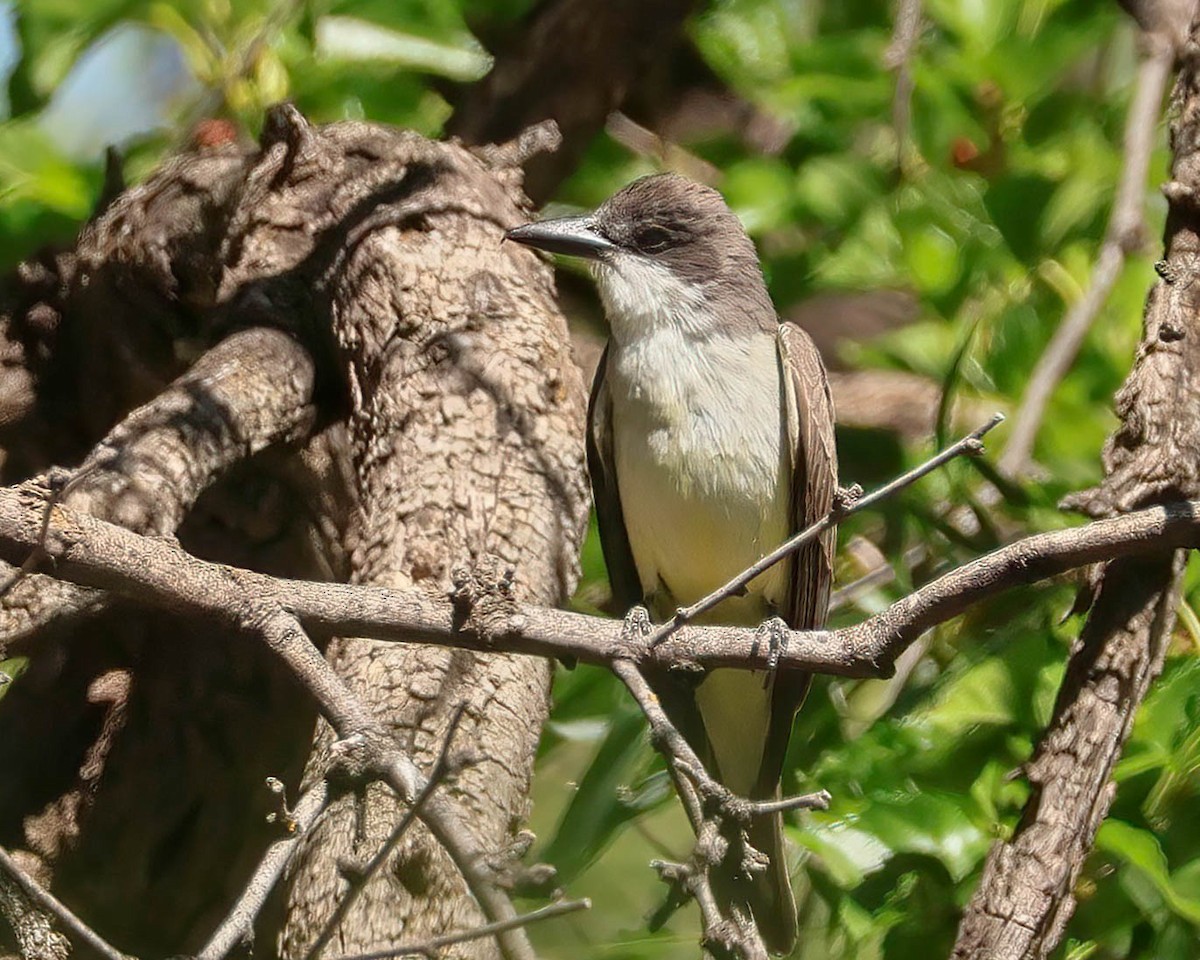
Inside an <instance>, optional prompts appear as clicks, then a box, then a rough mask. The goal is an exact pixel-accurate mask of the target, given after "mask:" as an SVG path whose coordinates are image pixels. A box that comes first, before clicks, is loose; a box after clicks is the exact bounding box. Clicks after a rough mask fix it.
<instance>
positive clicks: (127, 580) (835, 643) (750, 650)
mask: <svg viewBox="0 0 1200 960" xmlns="http://www.w3.org/2000/svg"><path fill="white" fill-rule="evenodd" d="M40 503H41V501H33V502H30V500H29V499H27V498H26V497H25V496H24V495H23V494H22V493H21V492H18V491H14V490H11V489H4V490H0V555H3V556H6V557H8V558H12V557H14V556H18V555H21V554H22V552H23V551H25V550H28V549H29V548H30V547H31V546H33V545H34V544H35V543H36V542H37V527H38V523H39V520H40ZM60 525H61V533H62V536H59V535H57V534H58V532H59V530H60ZM1197 545H1200V502H1197V503H1192V502H1188V501H1184V502H1180V503H1173V504H1165V505H1163V506H1156V507H1148V508H1146V509H1145V510H1139V511H1136V512H1133V513H1128V514H1124V515H1122V516H1120V517H1114V518H1112V519H1107V520H1096V521H1093V522H1091V523H1088V524H1084V525H1082V526H1078V527H1073V528H1070V529H1065V530H1055V531H1051V532H1048V533H1040V534H1035V535H1033V536H1030V537H1026V538H1024V539H1021V540H1017V541H1015V542H1013V543H1010V544H1008V545H1007V546H1004V547H1001V548H999V549H997V550H995V551H993V552H991V553H989V554H985V555H984V556H982V557H978V558H977V559H975V560H973V561H971V562H970V563H967V564H964V565H963V566H961V567H958V568H956V569H954V570H951V571H949V572H948V573H945V574H943V575H942V576H941V577H938V578H937V579H936V580H933V581H931V582H929V583H927V584H925V585H924V586H923V587H921V588H920V589H918V590H916V591H914V592H913V593H912V594H910V595H908V596H907V597H904V598H902V599H900V600H897V601H896V602H895V603H893V604H892V605H891V606H890V607H888V608H887V609H886V610H884V611H882V612H881V613H878V614H876V615H875V616H872V617H870V618H868V619H867V620H864V621H863V622H861V623H858V624H855V625H853V626H848V627H841V628H839V629H837V630H791V631H788V633H787V643H786V644H785V645H784V646H783V649H782V650H780V651H778V662H777V666H778V667H779V668H780V669H788V670H805V671H808V672H810V673H826V674H832V675H836V676H844V677H885V676H888V675H889V671H890V669H891V662H892V661H893V660H894V658H895V657H896V656H898V655H899V654H900V653H901V652H902V651H903V649H904V648H905V647H906V646H907V645H908V644H909V643H911V642H912V641H913V640H915V639H916V638H917V637H918V636H920V634H921V633H923V632H924V631H925V630H928V629H930V628H931V627H934V626H936V625H937V624H939V623H943V622H945V621H946V620H949V619H951V618H952V617H955V616H957V615H958V614H960V613H962V612H963V611H964V610H966V609H967V608H968V607H969V606H970V605H971V604H973V603H976V602H978V601H979V600H981V599H983V598H985V597H988V596H991V595H994V594H996V593H1000V592H1002V591H1004V590H1009V589H1011V588H1013V587H1016V586H1022V585H1027V584H1030V583H1034V582H1036V581H1038V580H1044V579H1047V578H1049V577H1054V576H1058V575H1059V574H1062V573H1065V572H1066V571H1068V570H1072V569H1075V568H1077V567H1082V566H1087V565H1089V564H1092V563H1098V562H1101V561H1104V560H1112V559H1114V558H1116V557H1121V556H1131V555H1137V554H1141V553H1147V552H1153V551H1155V550H1158V549H1163V548H1165V547H1166V546H1176V547H1193V546H1197ZM47 548H48V550H49V551H50V553H51V555H52V556H53V557H54V560H55V563H54V575H55V577H56V578H58V579H61V580H65V581H69V582H72V583H78V584H81V585H83V586H90V587H97V588H101V589H104V590H108V591H110V592H112V593H113V594H115V595H118V596H121V597H124V598H127V599H129V600H132V601H134V602H136V603H139V604H142V605H144V606H153V607H159V608H164V609H169V610H174V611H176V612H177V613H181V614H185V615H192V616H200V617H204V618H207V619H210V620H217V621H220V622H226V623H229V622H233V623H235V624H236V623H240V622H241V620H240V619H239V618H240V617H241V616H243V615H244V611H245V610H246V608H247V606H248V605H251V604H253V605H259V606H261V605H264V604H265V605H267V606H270V607H277V608H280V609H283V610H285V611H287V612H288V613H290V614H292V615H294V616H295V617H296V618H297V619H298V620H299V621H300V622H301V623H303V624H304V625H306V626H307V627H308V628H310V629H312V630H314V631H317V632H319V633H321V634H322V635H337V636H354V637H364V638H368V639H372V640H382V641H393V642H397V641H399V642H405V643H434V644H440V645H443V646H449V647H454V648H459V649H468V650H481V651H493V652H504V653H520V654H529V655H533V656H541V657H554V658H559V659H562V658H574V659H577V660H579V661H582V662H585V663H592V664H596V665H599V666H609V665H610V664H612V663H613V662H614V661H616V660H630V661H633V662H635V663H637V664H638V665H639V666H641V667H655V668H660V669H670V668H672V667H680V666H683V667H690V666H699V667H703V668H704V669H710V670H711V669H715V668H717V667H740V668H743V669H750V670H763V669H766V668H767V666H768V652H767V651H764V650H763V649H762V648H763V646H764V645H763V643H762V638H761V635H760V633H759V631H758V630H757V629H756V628H754V627H738V626H718V625H704V626H697V625H695V624H689V625H688V626H686V627H684V628H683V629H682V630H680V631H679V633H678V634H676V635H675V636H673V637H671V638H669V639H668V640H666V641H664V642H663V643H661V644H659V645H658V646H657V647H653V648H652V647H650V646H649V645H648V644H647V643H645V642H644V641H640V640H639V641H631V639H630V637H629V636H628V633H627V631H626V629H625V625H624V624H623V623H622V622H620V621H616V620H611V619H608V618H605V617H592V616H587V615H585V614H581V613H573V612H571V611H569V610H556V609H552V608H549V607H538V606H524V605H516V606H515V607H514V608H513V609H512V610H511V611H510V612H508V613H505V614H503V615H501V616H498V618H497V619H496V620H494V621H486V620H485V622H483V623H480V624H474V625H472V624H468V625H466V626H464V625H463V624H462V623H461V622H460V621H459V620H458V619H457V617H456V614H455V611H454V607H453V606H452V605H451V604H450V603H449V602H448V601H445V600H439V599H438V598H436V597H433V596H431V595H430V594H429V593H427V592H425V591H422V590H419V589H412V590H393V589H389V588H384V587H374V586H367V585H350V584H337V583H308V582H305V581H300V580H281V579H276V578H274V577H270V576H266V575H265V574H260V573H255V572H253V571H249V570H240V569H237V568H233V567H226V566H222V565H220V564H213V563H207V562H205V561H203V560H198V559H197V558H195V557H193V556H191V555H190V554H188V553H185V552H184V551H183V550H182V549H180V548H179V547H178V546H177V545H175V544H173V543H170V542H168V541H166V540H162V539H159V538H151V537H142V536H139V535H138V534H135V533H130V532H129V531H128V530H125V529H124V528H122V527H117V526H114V525H113V524H108V523H104V522H103V521H100V520H96V519H94V518H92V517H88V516H84V515H80V514H77V513H75V512H73V511H70V510H66V509H63V508H60V509H59V510H56V511H55V525H54V529H52V531H51V536H50V542H49V543H48V544H47ZM312 656H314V657H316V658H317V659H321V658H320V654H319V653H318V652H317V651H316V649H315V648H313V649H312ZM325 666H326V667H327V666H328V665H327V664H326V665H325ZM314 695H316V694H314ZM322 696H323V695H322ZM347 702H353V703H357V698H356V697H353V696H351V697H350V698H349V701H346V700H343V698H342V695H341V694H340V693H338V694H335V695H333V696H332V699H329V700H328V701H327V704H328V703H334V704H338V705H342V704H344V703H347ZM342 720H343V722H344V723H345V725H346V726H347V727H348V728H349V729H351V730H353V724H352V723H350V722H349V721H348V720H347V719H346V718H342ZM363 720H364V722H366V723H368V724H369V723H370V722H371V717H370V716H369V715H367V714H365V713H364V714H363ZM335 729H336V726H335ZM415 792H418V791H415ZM415 792H414V795H415Z"/></svg>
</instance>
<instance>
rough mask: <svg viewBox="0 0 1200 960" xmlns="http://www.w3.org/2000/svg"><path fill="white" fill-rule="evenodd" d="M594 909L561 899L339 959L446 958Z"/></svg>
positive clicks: (585, 904)
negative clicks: (451, 950) (456, 950)
mask: <svg viewBox="0 0 1200 960" xmlns="http://www.w3.org/2000/svg"><path fill="white" fill-rule="evenodd" d="M591 907H592V902H591V901H590V900H588V899H586V898H584V899H583V900H561V901H559V902H558V903H549V904H547V905H546V906H544V907H540V908H538V909H537V910H531V911H529V913H522V914H520V915H519V916H516V917H513V918H512V919H511V920H501V921H499V922H497V923H486V924H484V925H483V926H481V927H476V928H475V929H473V930H463V931H460V932H459V933H447V934H445V935H443V936H440V937H431V938H430V939H428V940H424V941H422V942H421V943H413V944H406V945H404V946H400V947H394V948H392V949H389V950H377V951H375V952H374V953H360V954H356V955H354V956H351V957H339V958H338V960H390V958H392V957H408V956H418V957H429V958H430V960H435V958H437V957H440V956H441V955H442V951H443V950H445V949H446V947H452V946H454V945H455V944H456V943H468V942H469V941H471V940H478V939H480V938H481V937H493V936H496V935H498V934H501V933H507V932H509V931H511V930H516V929H517V928H519V927H527V926H529V925H530V924H531V923H538V922H540V921H542V920H549V919H550V918H551V917H561V916H563V915H565V914H568V913H575V912H576V911H578V910H590V909H591Z"/></svg>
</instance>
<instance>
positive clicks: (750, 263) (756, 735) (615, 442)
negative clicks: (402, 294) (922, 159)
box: [506, 173, 837, 954]
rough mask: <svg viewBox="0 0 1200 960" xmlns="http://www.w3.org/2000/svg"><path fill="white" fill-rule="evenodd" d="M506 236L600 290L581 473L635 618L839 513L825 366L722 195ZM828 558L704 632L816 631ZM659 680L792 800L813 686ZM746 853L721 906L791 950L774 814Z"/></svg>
mask: <svg viewBox="0 0 1200 960" xmlns="http://www.w3.org/2000/svg"><path fill="white" fill-rule="evenodd" d="M506 238H507V239H509V240H513V241H516V242H518V243H521V244H525V245H527V246H530V247H534V248H537V249H540V250H543V251H547V252H551V253H558V254H564V255H568V256H574V257H580V258H583V259H584V260H586V261H587V262H588V263H589V264H590V266H591V271H592V273H593V275H594V278H595V282H596V286H597V289H598V292H599V296H600V300H601V302H602V305H603V307H604V313H605V316H606V318H607V321H608V326H609V340H608V344H607V346H606V347H605V351H604V354H603V356H602V357H601V360H600V364H599V368H598V370H597V372H596V377H595V381H594V383H593V386H592V391H591V399H590V403H589V412H588V432H587V462H588V470H589V473H590V475H591V483H592V491H593V498H594V501H595V506H596V513H597V518H598V523H599V530H600V539H601V545H602V548H603V552H604V557H605V561H606V564H607V567H608V573H609V579H610V581H611V584H612V588H613V596H614V601H615V602H616V604H617V605H618V606H619V607H621V608H622V610H623V611H627V610H629V609H631V608H633V607H635V606H637V605H645V607H647V608H648V609H649V610H650V612H651V613H652V614H653V615H654V616H655V617H656V618H658V619H665V618H667V617H669V616H670V615H671V614H672V613H673V612H674V610H675V609H676V608H677V607H678V606H680V605H686V604H690V603H693V602H695V601H696V600H699V599H700V598H701V597H704V596H705V595H707V594H708V593H709V592H711V591H712V590H714V589H716V588H718V587H721V586H722V585H723V584H725V583H726V582H727V581H728V580H730V579H731V578H733V577H734V576H735V575H737V574H738V573H740V572H742V571H743V570H744V569H745V568H747V567H749V566H750V565H751V564H752V563H753V562H754V561H756V560H757V559H759V558H760V557H761V556H762V555H764V554H765V553H767V552H768V551H770V550H772V549H773V548H774V547H776V546H778V545H779V544H780V543H782V542H783V541H784V540H785V539H787V538H788V537H789V536H791V535H792V534H794V533H796V532H798V531H799V530H801V529H803V528H804V527H806V526H808V525H810V524H812V523H814V522H815V521H817V520H820V519H822V518H823V517H825V516H826V515H827V514H828V513H829V512H830V511H831V510H832V507H833V502H834V498H835V495H836V490H837V452H836V448H835V440H834V414H833V401H832V398H831V397H830V392H829V384H828V380H827V378H826V374H825V369H824V366H823V364H822V362H821V358H820V355H819V354H818V353H817V350H816V348H815V346H814V345H813V342H812V340H811V339H810V338H809V336H808V335H807V334H806V333H805V332H804V331H803V330H802V329H800V328H799V327H797V326H795V325H794V324H791V323H788V322H783V321H780V319H779V318H778V316H777V314H776V311H775V307H774V304H773V303H772V301H771V297H770V294H769V293H768V291H767V285H766V282H765V280H764V277H763V272H762V267H761V264H760V263H759V259H758V255H757V253H756V251H755V247H754V243H753V241H752V240H751V239H750V237H749V235H748V234H747V232H746V230H745V229H744V227H743V225H742V223H741V222H740V221H739V219H738V218H737V216H736V214H735V213H734V212H733V211H732V210H731V209H730V207H729V206H728V205H727V204H726V202H725V200H724V198H723V197H722V196H721V194H720V193H719V192H718V191H717V190H715V189H713V188H711V187H709V186H706V185H704V184H701V183H697V182H695V181H693V180H690V179H688V178H686V177H683V176H681V175H679V174H675V173H661V174H654V175H650V176H646V177H642V178H640V179H637V180H634V181H633V182H632V183H630V184H628V185H627V186H625V187H624V188H622V189H621V190H620V191H618V192H617V193H615V194H613V195H612V196H611V197H609V199H608V200H606V201H605V202H604V203H603V204H602V205H601V206H600V207H598V208H597V209H596V210H595V212H593V213H591V214H588V215H585V216H574V217H562V218H557V219H549V220H540V221H535V222H532V223H528V224H524V225H522V226H518V227H515V228H513V229H510V230H508V231H507V233H506ZM834 543H835V533H834V532H833V530H832V529H830V530H829V531H827V532H826V533H824V534H823V535H822V536H821V537H820V538H819V539H817V540H814V541H811V542H809V543H808V544H807V545H805V546H804V547H802V548H801V549H800V550H799V551H798V552H796V553H795V554H793V555H792V557H791V558H790V559H789V560H788V561H786V562H784V563H782V564H779V565H777V566H775V567H773V568H772V569H770V570H768V571H767V572H765V573H763V574H761V575H760V576H759V577H757V578H756V579H754V580H752V581H751V582H750V583H749V584H748V586H747V588H746V590H745V591H744V593H743V594H742V595H741V596H734V597H731V598H729V599H726V600H724V601H722V602H721V603H720V604H718V605H717V606H716V607H714V608H713V609H712V610H711V611H709V612H708V613H706V614H705V615H703V616H702V617H701V618H699V619H700V620H701V622H710V623H725V624H746V625H756V626H757V625H760V624H764V623H765V624H767V625H768V628H769V625H770V624H771V623H775V624H778V619H782V621H783V622H784V623H785V624H786V625H787V626H788V627H792V628H795V629H811V628H816V627H820V626H822V625H823V624H824V622H825V618H826V614H827V612H828V608H829V596H830V588H831V583H832V580H833V551H834ZM773 618H778V619H773ZM647 679H648V680H650V682H651V685H652V686H653V687H654V690H655V693H656V694H657V696H658V697H659V700H660V702H661V704H662V706H663V708H664V710H665V711H666V713H667V715H668V717H669V718H670V719H671V721H672V722H673V723H674V724H675V725H676V727H677V728H678V729H679V730H680V732H681V733H682V734H683V735H684V737H685V738H686V739H687V740H688V742H689V744H690V745H691V746H692V747H693V749H694V750H695V751H696V753H697V755H698V756H699V757H700V758H701V759H702V761H703V762H704V763H705V766H706V768H707V769H708V772H709V773H711V774H712V775H713V776H714V777H715V778H716V779H717V780H719V781H720V782H721V783H722V784H723V785H724V786H725V787H726V788H728V789H729V790H730V791H732V792H733V793H735V794H737V795H739V796H743V797H747V798H749V799H751V800H769V799H775V798H777V797H779V796H780V777H781V774H782V770H783V764H784V758H785V755H786V752H787V745H788V740H789V738H790V736H791V731H792V725H793V721H794V718H795V715H796V712H797V710H798V709H799V707H800V704H801V702H802V701H803V699H804V697H805V695H806V693H807V690H808V686H809V680H810V678H809V676H808V675H807V674H804V673H800V672H796V671H788V670H783V669H780V670H775V671H770V672H768V674H767V676H766V677H764V676H763V674H762V673H754V672H751V671H745V670H736V669H732V668H718V669H714V670H711V671H709V672H708V673H707V674H706V675H705V676H704V678H703V679H702V680H700V681H699V682H696V681H695V680H691V681H688V680H681V679H680V678H679V677H678V676H676V675H673V674H671V673H669V672H667V671H662V672H660V673H652V674H648V677H647ZM745 840H746V841H747V842H749V843H750V845H751V846H753V847H754V848H755V849H757V850H758V851H760V852H762V853H765V854H766V855H767V856H768V857H769V865H768V866H767V868H766V869H765V870H760V871H758V872H756V873H752V874H747V872H746V870H745V866H746V864H745V862H744V861H743V859H742V858H741V857H739V855H738V853H737V849H736V845H731V853H730V854H728V855H726V857H725V858H724V860H723V861H722V862H721V863H720V864H718V865H716V866H715V867H714V868H713V871H712V882H713V890H714V894H716V895H717V896H718V897H719V898H720V899H722V900H723V902H725V903H726V904H728V905H729V906H732V907H736V908H737V909H738V910H740V911H742V912H743V913H749V914H750V915H752V916H753V918H754V920H755V923H756V925H757V926H758V929H759V932H760V934H761V935H762V938H763V942H764V944H765V945H766V946H767V948H768V949H769V950H770V951H771V952H773V953H777V954H786V953H789V952H791V950H792V949H793V948H794V945H795V941H796V938H797V919H796V904H795V898H794V895H793V893H792V889H791V883H790V880H789V875H788V865H787V858H786V856H785V851H784V840H783V820H782V814H780V813H773V814H767V815H764V816H760V817H757V818H755V819H754V820H753V821H752V823H751V825H750V826H749V828H748V831H747V836H746V837H745Z"/></svg>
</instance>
